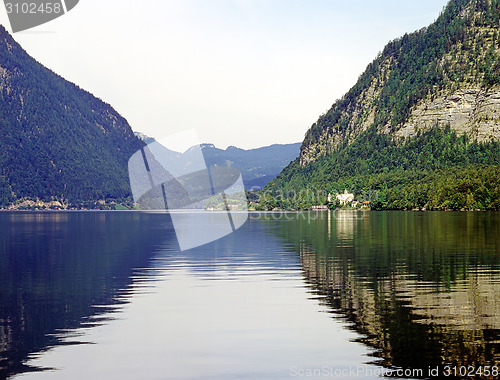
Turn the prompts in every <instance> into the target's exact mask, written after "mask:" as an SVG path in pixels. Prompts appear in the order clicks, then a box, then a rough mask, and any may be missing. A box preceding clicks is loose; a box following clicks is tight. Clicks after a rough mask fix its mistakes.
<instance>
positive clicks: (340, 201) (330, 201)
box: [248, 189, 377, 211]
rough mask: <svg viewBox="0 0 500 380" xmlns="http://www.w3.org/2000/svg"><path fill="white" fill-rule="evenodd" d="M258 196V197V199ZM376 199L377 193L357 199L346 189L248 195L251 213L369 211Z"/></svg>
mask: <svg viewBox="0 0 500 380" xmlns="http://www.w3.org/2000/svg"><path fill="white" fill-rule="evenodd" d="M256 195H257V197H256ZM374 195H375V198H376V195H377V194H376V193H372V192H370V193H364V192H363V193H362V194H360V195H359V196H358V198H357V199H356V198H355V195H354V194H353V193H350V192H349V191H348V190H347V189H344V192H343V193H336V194H335V195H332V194H331V193H328V194H327V193H326V192H325V191H319V192H317V193H314V192H313V191H311V190H307V191H304V192H301V193H299V194H295V193H293V196H291V194H287V195H286V196H283V195H281V194H279V195H276V196H273V195H272V194H270V193H268V192H265V193H261V194H255V193H248V210H249V211H282V210H292V211H293V210H316V211H321V210H323V211H327V210H333V209H339V208H340V209H350V210H352V209H363V210H369V209H370V205H371V202H372V200H373V199H374Z"/></svg>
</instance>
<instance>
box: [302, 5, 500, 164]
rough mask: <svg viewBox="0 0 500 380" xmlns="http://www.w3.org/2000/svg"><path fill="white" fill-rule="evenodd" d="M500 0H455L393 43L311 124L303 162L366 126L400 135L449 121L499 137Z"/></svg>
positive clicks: (483, 137)
mask: <svg viewBox="0 0 500 380" xmlns="http://www.w3.org/2000/svg"><path fill="white" fill-rule="evenodd" d="M499 18H500V1H499V0H452V1H450V3H449V4H448V6H447V7H446V8H445V10H444V11H443V12H442V14H441V15H440V16H439V18H438V19H437V20H436V22H435V23H433V24H432V25H430V26H429V27H428V28H424V29H422V30H419V31H417V32H415V33H412V34H410V35H405V36H404V37H402V38H400V39H397V40H395V41H392V42H390V43H389V44H388V45H387V46H386V47H385V49H384V50H383V52H382V53H381V54H380V55H379V56H378V57H377V58H376V59H375V60H374V61H373V62H372V63H371V64H370V65H368V67H367V70H366V71H365V73H363V74H362V75H361V77H360V79H359V81H358V83H356V85H355V86H354V87H353V88H352V89H351V90H350V91H349V92H348V93H347V94H346V95H345V96H344V97H343V98H342V99H340V100H338V101H337V102H335V103H334V104H333V106H332V108H331V109H330V110H329V111H328V112H327V113H326V114H324V115H322V116H320V118H319V119H318V121H317V122H316V123H315V124H313V126H312V127H311V128H310V129H309V131H308V132H307V134H306V137H305V139H304V142H303V144H302V147H301V154H300V164H301V166H305V165H307V164H308V163H311V162H314V161H315V160H316V159H317V158H318V157H320V156H323V155H327V154H329V153H330V152H333V151H335V150H338V149H340V148H341V147H343V146H345V145H348V144H350V143H351V142H352V141H354V139H356V137H357V136H359V135H360V134H361V133H363V132H364V131H366V130H367V129H368V128H376V130H377V131H378V132H379V133H385V134H389V135H390V136H391V137H393V139H394V140H396V141H400V140H402V139H403V138H406V137H409V136H414V135H417V134H418V133H419V132H423V131H426V130H428V129H430V128H435V127H436V126H442V127H444V126H448V125H449V126H450V127H451V129H452V130H454V131H456V132H457V133H458V134H467V135H468V136H469V137H470V138H471V139H472V140H477V141H480V142H482V141H490V140H491V139H493V140H498V139H500V43H499V42H500V38H499V33H498V30H499V27H500V24H499Z"/></svg>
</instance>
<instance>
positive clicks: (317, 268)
mask: <svg viewBox="0 0 500 380" xmlns="http://www.w3.org/2000/svg"><path fill="white" fill-rule="evenodd" d="M496 365H500V213H479V212H478V213H473V212H470V213H469V212H467V213H465V212H464V213H460V212H457V213H451V212H450V213H418V212H366V213H360V212H350V211H337V212H319V213H315V212H309V213H282V214H279V213H262V214H259V213H255V214H251V216H250V218H249V221H248V222H247V223H246V224H245V225H244V226H243V227H242V228H241V229H239V230H238V231H236V232H235V233H233V234H232V235H229V236H227V237H226V238H223V239H221V240H218V241H216V242H213V243H210V244H207V245H205V246H202V247H198V248H196V249H193V250H189V251H184V252H180V251H179V249H178V245H177V241H176V238H175V234H174V231H173V229H172V225H171V223H170V220H169V217H168V215H165V214H141V213H133V212H109V213H106V212H66V213H0V378H7V377H12V378H15V379H26V378H27V379H31V378H35V379H38V378H42V379H43V378H47V379H87V378H93V379H290V378H325V377H331V378H358V379H363V378H379V375H380V374H382V373H385V374H390V372H389V371H390V369H393V370H396V369H405V370H407V371H406V375H405V374H404V373H403V376H401V377H405V378H432V377H433V376H430V373H429V370H431V369H432V370H434V369H439V374H440V375H439V376H438V377H439V378H453V376H448V377H445V376H444V372H443V371H445V368H446V367H445V366H450V368H451V369H452V370H453V368H457V369H458V370H460V366H474V367H475V368H476V369H478V368H481V367H482V368H485V366H490V368H491V367H492V366H496ZM393 374H394V373H393ZM400 374H401V373H400ZM431 374H432V375H435V374H437V373H436V372H432V373H431ZM456 377H458V378H472V377H469V376H459V373H458V374H457V376H456ZM476 377H477V378H495V376H489V377H488V376H486V377H485V376H476ZM434 378H437V377H434Z"/></svg>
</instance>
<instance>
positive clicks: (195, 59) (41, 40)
mask: <svg viewBox="0 0 500 380" xmlns="http://www.w3.org/2000/svg"><path fill="white" fill-rule="evenodd" d="M446 3H447V1H446V0H379V1H377V0H350V1H345V0H142V1H132V0H80V3H79V4H78V5H77V6H76V7H75V8H74V9H73V10H72V11H70V12H68V14H66V15H65V16H63V17H60V18H58V19H56V20H54V21H52V22H50V23H47V24H44V25H41V26H39V27H36V28H33V29H30V30H29V31H25V32H19V33H16V34H14V38H15V39H16V41H18V42H19V43H20V44H21V46H23V47H24V49H25V50H26V51H27V52H28V53H29V54H30V55H32V56H33V57H34V58H36V59H37V60H38V61H39V62H41V63H42V64H44V65H45V66H47V67H49V68H50V69H51V70H53V71H55V72H56V73H58V74H60V75H62V76H63V77H64V78H66V79H68V80H70V81H72V82H74V83H76V84H77V85H79V86H80V87H82V88H83V89H85V90H87V91H90V92H91V93H92V94H94V95H95V96H97V97H99V98H100V99H102V100H104V101H105V102H107V103H110V104H111V105H112V106H113V107H114V108H115V109H116V110H117V111H118V112H119V113H120V114H122V115H123V116H124V117H125V118H126V119H127V120H128V121H129V123H130V125H131V126H132V129H134V130H135V131H141V132H144V133H146V134H148V135H150V136H153V137H165V136H168V135H169V134H172V133H175V132H179V131H182V130H186V129H192V128H195V129H196V130H197V132H198V136H199V137H200V140H201V141H202V142H211V143H214V144H215V145H217V146H218V147H221V148H225V147H226V146H228V145H236V146H238V147H242V148H254V147H259V146H264V145H270V144H273V143H290V142H298V141H302V139H303V137H304V134H305V132H306V130H307V129H308V128H309V127H310V126H311V124H312V123H314V122H315V121H316V120H317V118H318V116H319V115H320V114H321V113H323V112H325V111H326V110H327V109H328V108H330V106H331V105H332V104H333V102H334V101H335V100H336V99H337V98H339V97H341V96H342V95H343V94H344V93H345V92H346V91H347V90H349V88H351V87H352V86H353V85H354V84H355V82H356V80H357V78H358V76H359V75H360V74H361V73H362V72H363V71H364V69H365V68H366V66H367V65H368V63H370V62H371V61H372V60H373V59H374V58H375V56H376V55H377V53H378V52H379V51H381V50H382V48H383V47H384V46H385V44H386V43H387V42H388V41H390V40H392V39H394V38H396V37H399V36H401V35H403V34H404V33H406V32H413V31H414V30H417V29H420V28H421V27H424V26H426V25H428V24H429V23H431V22H432V21H434V20H435V19H436V17H437V16H438V15H439V13H440V11H441V10H442V9H443V7H444V6H445V5H446ZM0 7H1V6H0ZM0 23H1V24H2V25H4V26H5V27H6V28H7V30H9V31H10V30H11V29H10V25H9V23H8V19H7V13H6V11H5V9H4V8H3V7H1V8H0Z"/></svg>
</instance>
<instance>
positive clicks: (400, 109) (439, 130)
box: [250, 0, 500, 210]
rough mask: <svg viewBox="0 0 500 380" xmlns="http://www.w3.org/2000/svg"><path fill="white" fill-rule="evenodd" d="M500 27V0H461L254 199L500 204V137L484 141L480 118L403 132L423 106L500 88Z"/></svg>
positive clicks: (258, 202)
mask: <svg viewBox="0 0 500 380" xmlns="http://www.w3.org/2000/svg"><path fill="white" fill-rule="evenodd" d="M499 27H500V0H452V1H450V2H449V3H448V5H447V6H446V7H445V8H444V9H443V11H442V12H441V14H440V16H439V17H438V18H437V19H436V21H435V22H434V23H432V24H431V25H429V26H428V27H425V28H422V29H420V30H418V31H416V32H414V33H411V34H406V35H404V36H403V37H401V38H398V39H396V40H394V41H391V42H390V43H388V44H387V45H386V47H385V48H384V49H383V50H382V51H381V52H380V53H379V55H378V56H377V57H376V58H375V59H374V61H373V62H372V63H370V64H369V65H368V67H367V69H366V71H365V72H364V73H363V74H362V75H360V77H359V79H358V81H357V83H356V84H355V85H354V86H353V87H352V88H351V89H350V90H349V91H348V92H347V93H346V94H345V95H344V96H343V97H342V98H341V99H339V100H337V101H336V102H335V103H334V104H333V106H332V107H331V109H330V110H329V111H328V112H326V113H325V114H323V115H321V116H320V117H319V118H318V120H317V121H316V122H315V123H314V124H313V125H312V126H311V128H310V129H309V130H308V131H307V133H306V135H305V138H304V142H303V146H302V148H301V149H302V155H301V158H298V159H296V160H295V161H293V162H292V163H291V164H290V165H288V167H286V168H285V169H284V170H283V172H282V173H281V174H280V175H279V176H278V177H277V178H276V179H275V180H274V181H273V182H271V183H270V184H268V185H267V186H266V187H265V188H264V190H263V191H262V192H261V193H258V194H250V202H251V205H252V206H253V207H255V208H256V209H267V210H269V209H310V208H311V207H313V206H316V205H327V206H328V207H330V208H333V207H338V206H339V205H338V204H336V202H335V194H336V193H342V192H343V191H344V189H347V190H348V191H349V192H350V193H353V194H354V195H355V200H356V201H359V202H360V203H362V202H370V203H369V207H370V208H371V209H408V210H413V209H420V210H421V209H426V210H478V209H480V210H499V209H500V144H499V142H498V141H494V140H493V139H491V140H489V141H488V139H487V138H486V139H482V141H481V142H478V141H477V140H476V138H475V137H474V136H475V135H474V125H473V124H471V125H470V126H469V127H468V128H469V129H468V130H467V131H466V132H465V134H463V135H462V132H461V133H460V135H458V134H457V133H455V132H454V131H453V130H454V125H451V124H449V123H445V122H440V123H439V124H438V122H437V121H436V124H435V125H434V126H432V124H429V125H428V126H426V127H425V128H416V130H417V131H418V130H420V132H417V134H416V135H413V136H412V137H396V134H395V132H396V131H398V130H399V129H400V128H401V127H402V125H403V124H404V123H405V122H407V121H408V118H409V116H410V115H411V113H412V110H414V108H415V106H416V105H418V104H421V102H426V103H425V104H428V103H429V102H432V101H433V100H434V99H435V98H436V97H442V96H446V95H450V94H453V93H454V92H455V91H457V90H459V89H464V88H469V87H472V88H479V89H481V91H484V92H487V91H489V90H491V89H492V88H497V87H498V85H500V55H499V54H498V51H499V49H500V33H499ZM483 117H485V118H487V117H488V116H487V115H486V116H484V115H483ZM436 120H437V119H436ZM403 135H404V134H403ZM400 136H401V135H400ZM468 136H469V137H468ZM470 136H472V137H470ZM303 156H307V157H303ZM328 194H331V195H332V197H333V200H332V199H330V201H329V200H328ZM366 205H367V204H366V203H365V206H366Z"/></svg>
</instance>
